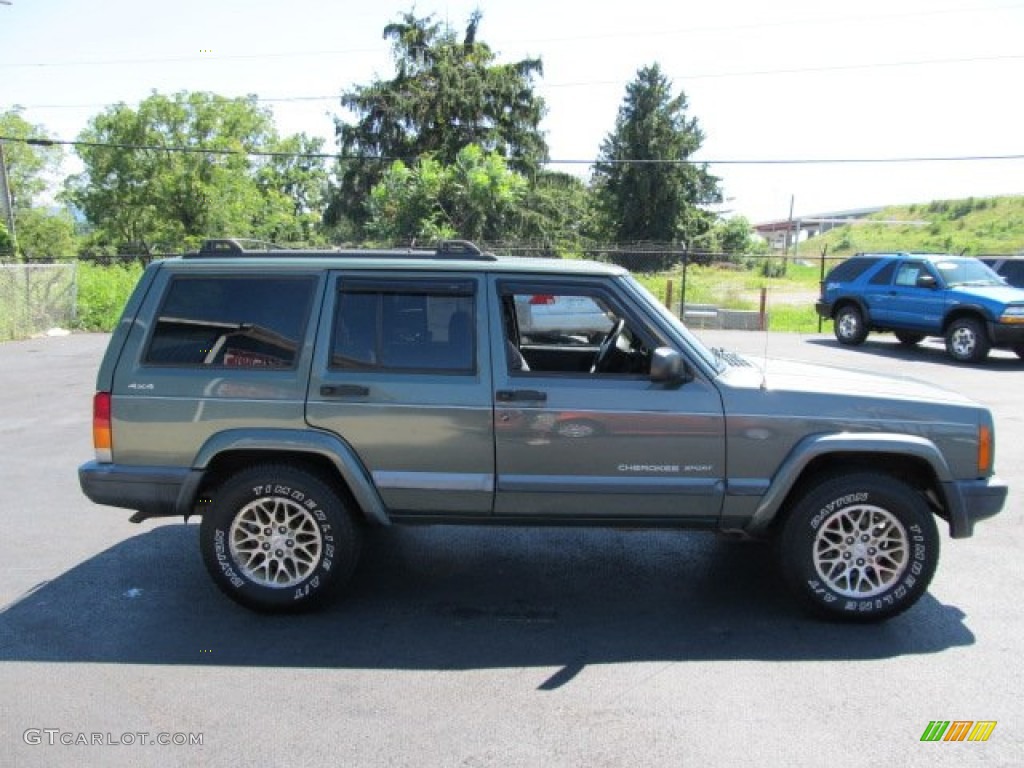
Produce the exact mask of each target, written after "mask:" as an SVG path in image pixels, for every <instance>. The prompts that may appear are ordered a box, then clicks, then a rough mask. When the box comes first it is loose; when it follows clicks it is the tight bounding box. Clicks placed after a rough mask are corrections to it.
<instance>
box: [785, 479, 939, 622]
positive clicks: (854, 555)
mask: <svg viewBox="0 0 1024 768" xmlns="http://www.w3.org/2000/svg"><path fill="white" fill-rule="evenodd" d="M777 545H778V553H779V557H780V566H781V568H782V573H783V575H784V576H785V578H786V581H787V582H788V583H789V586H790V587H791V588H792V590H793V592H794V594H795V595H796V597H797V598H798V599H799V600H800V601H801V602H802V603H803V604H804V606H805V607H806V608H808V609H809V610H810V611H811V612H813V613H815V614H818V615H819V616H824V617H826V618H831V619H839V620H844V621H859V622H864V621H881V620H883V619H888V618H890V617H892V616H895V615H897V614H899V613H902V612H903V611H905V610H907V609H908V608H910V607H911V606H912V605H913V604H914V603H916V602H917V601H918V600H919V599H920V598H921V596H922V595H923V594H924V593H925V591H926V590H927V589H928V584H929V582H931V579H932V575H933V574H934V573H935V568H936V566H937V565H938V561H939V535H938V531H937V529H936V527H935V518H934V516H933V515H932V512H931V509H930V508H929V506H928V503H927V502H926V501H925V499H924V497H923V496H922V494H920V493H919V492H918V491H917V490H916V489H914V488H911V487H910V486H909V485H906V484H905V483H903V482H901V481H900V480H897V479H895V478H893V477H890V476H888V475H883V474H875V473H869V472H852V473H850V474H842V475H834V476H832V477H830V478H827V479H825V480H823V481H821V482H820V483H818V484H817V485H815V486H812V487H811V488H810V489H809V490H808V491H807V492H806V493H804V494H803V495H802V497H801V498H799V499H798V500H797V503H796V505H795V506H794V507H793V509H792V511H791V513H790V514H789V515H788V516H787V518H786V519H785V522H784V523H783V525H782V528H781V531H780V532H779V538H778V541H777Z"/></svg>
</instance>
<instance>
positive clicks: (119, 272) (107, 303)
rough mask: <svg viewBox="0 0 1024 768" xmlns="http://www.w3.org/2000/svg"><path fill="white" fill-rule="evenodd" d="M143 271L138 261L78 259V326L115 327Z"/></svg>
mask: <svg viewBox="0 0 1024 768" xmlns="http://www.w3.org/2000/svg"><path fill="white" fill-rule="evenodd" d="M141 274H142V265H141V264H139V263H138V262H129V263H127V264H111V265H109V266H99V265H97V264H91V263H89V262H85V261H80V262H79V263H78V323H77V325H78V328H80V329H81V330H85V331H111V330H113V329H114V326H115V325H117V321H118V320H119V319H120V317H121V312H122V310H123V309H124V305H125V304H126V303H127V301H128V297H129V296H131V293H132V289H133V288H134V287H135V284H136V283H137V282H138V280H139V276H140V275H141Z"/></svg>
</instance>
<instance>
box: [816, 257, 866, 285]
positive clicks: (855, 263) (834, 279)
mask: <svg viewBox="0 0 1024 768" xmlns="http://www.w3.org/2000/svg"><path fill="white" fill-rule="evenodd" d="M877 263H878V259H873V258H868V257H864V256H854V257H853V258H852V259H847V260H846V261H844V262H843V263H842V264H838V265H836V266H835V267H833V268H832V271H831V272H829V273H828V275H826V276H825V281H826V282H828V283H849V282H852V281H853V280H856V279H857V278H858V277H860V276H861V275H862V274H864V272H865V271H867V269H868V268H869V267H871V266H872V265H874V264H877Z"/></svg>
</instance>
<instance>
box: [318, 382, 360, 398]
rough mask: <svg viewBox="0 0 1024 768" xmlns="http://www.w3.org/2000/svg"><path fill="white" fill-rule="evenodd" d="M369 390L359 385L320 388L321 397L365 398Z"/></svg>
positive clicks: (328, 385)
mask: <svg viewBox="0 0 1024 768" xmlns="http://www.w3.org/2000/svg"><path fill="white" fill-rule="evenodd" d="M368 394H370V388H369V387H364V386H363V385H361V384H325V385H324V386H322V387H320V396H321V397H366V396H367V395H368Z"/></svg>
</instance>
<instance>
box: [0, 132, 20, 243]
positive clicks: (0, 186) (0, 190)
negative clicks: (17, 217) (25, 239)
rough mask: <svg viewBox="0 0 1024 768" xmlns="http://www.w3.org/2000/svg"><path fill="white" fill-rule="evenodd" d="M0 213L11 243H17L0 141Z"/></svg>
mask: <svg viewBox="0 0 1024 768" xmlns="http://www.w3.org/2000/svg"><path fill="white" fill-rule="evenodd" d="M0 212H2V213H3V216H4V224H5V225H6V226H7V232H8V233H9V234H10V236H11V241H12V242H17V240H16V239H15V238H16V235H15V233H14V206H13V205H12V203H11V185H10V182H9V181H8V180H7V159H6V158H5V157H4V143H3V142H2V141H0Z"/></svg>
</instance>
